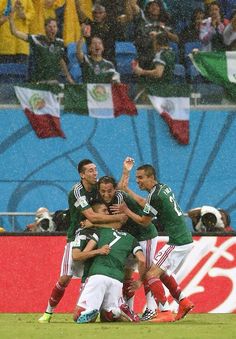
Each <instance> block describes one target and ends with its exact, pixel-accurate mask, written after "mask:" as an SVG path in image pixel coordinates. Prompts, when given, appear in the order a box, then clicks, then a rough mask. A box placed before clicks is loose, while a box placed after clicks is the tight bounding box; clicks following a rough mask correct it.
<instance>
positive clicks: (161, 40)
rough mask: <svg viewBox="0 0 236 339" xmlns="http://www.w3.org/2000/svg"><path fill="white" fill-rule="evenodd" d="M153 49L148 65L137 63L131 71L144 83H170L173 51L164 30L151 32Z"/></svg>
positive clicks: (173, 63)
mask: <svg viewBox="0 0 236 339" xmlns="http://www.w3.org/2000/svg"><path fill="white" fill-rule="evenodd" d="M152 39H153V49H154V51H155V56H154V58H153V60H152V62H151V63H150V65H149V67H146V68H142V67H140V65H139V63H138V64H137V65H136V66H135V67H134V68H133V71H134V73H135V74H136V75H138V76H139V77H142V80H143V81H144V82H145V83H147V82H148V83H155V84H166V83H170V82H171V81H172V79H173V75H174V67H175V53H174V52H173V50H172V49H171V48H170V47H169V45H168V42H169V40H168V35H167V33H166V32H159V33H153V38H152Z"/></svg>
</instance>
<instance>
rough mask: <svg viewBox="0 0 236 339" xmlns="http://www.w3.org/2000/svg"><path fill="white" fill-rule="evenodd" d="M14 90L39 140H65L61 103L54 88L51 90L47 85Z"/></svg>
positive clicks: (20, 87)
mask: <svg viewBox="0 0 236 339" xmlns="http://www.w3.org/2000/svg"><path fill="white" fill-rule="evenodd" d="M14 88H15V93H16V96H17V98H18V100H19V102H20V104H21V106H22V108H23V110H24V112H25V115H26V116H27V118H28V120H29V122H30V124H31V126H32V128H33V129H34V131H35V133H36V135H37V136H38V137H39V138H52V137H62V138H65V135H64V133H63V131H62V129H61V124H60V103H59V101H58V97H57V95H56V94H55V93H53V91H52V89H53V88H52V86H50V89H48V88H47V85H46V86H43V85H42V86H15V87H14ZM42 88H46V89H42Z"/></svg>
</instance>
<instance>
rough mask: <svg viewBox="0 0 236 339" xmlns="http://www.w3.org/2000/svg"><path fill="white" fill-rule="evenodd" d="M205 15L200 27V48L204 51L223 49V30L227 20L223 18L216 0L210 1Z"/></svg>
mask: <svg viewBox="0 0 236 339" xmlns="http://www.w3.org/2000/svg"><path fill="white" fill-rule="evenodd" d="M206 16H207V18H206V19H204V20H203V21H202V24H201V27H200V35H199V37H200V41H201V42H202V48H201V50H202V51H205V52H210V51H222V50H225V45H224V41H223V31H224V29H225V26H226V25H227V24H228V20H226V19H224V17H223V14H222V12H221V8H220V5H219V3H218V2H217V1H213V2H212V3H210V5H209V7H208V10H207V13H206Z"/></svg>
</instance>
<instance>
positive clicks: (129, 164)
mask: <svg viewBox="0 0 236 339" xmlns="http://www.w3.org/2000/svg"><path fill="white" fill-rule="evenodd" d="M134 163H135V161H134V159H133V158H131V157H126V158H125V160H124V162H123V172H122V176H121V178H120V181H119V183H118V187H119V189H121V190H123V191H125V192H127V193H128V194H129V195H130V196H131V197H132V198H133V199H134V200H135V201H136V202H137V203H138V204H139V205H140V206H141V207H144V206H145V202H146V200H145V199H144V198H143V197H141V196H140V195H138V194H137V193H135V192H134V191H132V190H131V189H130V188H129V187H128V184H129V177H130V172H131V170H132V168H133V167H134Z"/></svg>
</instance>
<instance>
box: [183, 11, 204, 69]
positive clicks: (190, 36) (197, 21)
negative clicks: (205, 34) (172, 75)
mask: <svg viewBox="0 0 236 339" xmlns="http://www.w3.org/2000/svg"><path fill="white" fill-rule="evenodd" d="M203 19H204V11H203V9H201V8H196V9H195V10H194V11H193V13H192V16H191V21H190V25H188V26H187V27H185V28H184V29H183V30H182V31H181V32H180V34H179V49H180V61H181V63H184V45H185V44H186V42H192V41H200V39H199V35H200V27H201V23H202V21H203Z"/></svg>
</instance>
